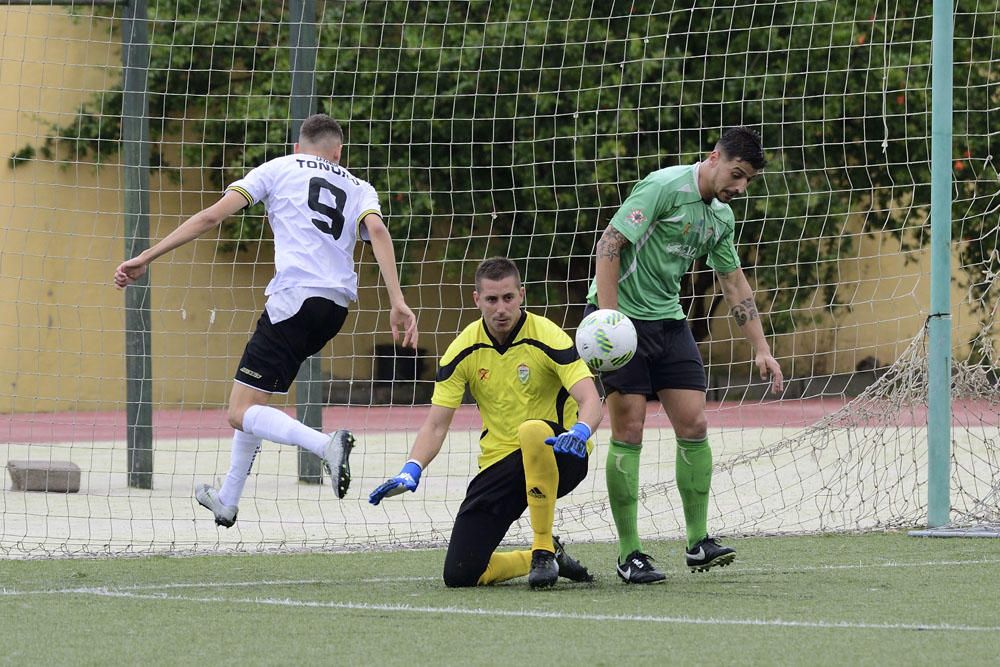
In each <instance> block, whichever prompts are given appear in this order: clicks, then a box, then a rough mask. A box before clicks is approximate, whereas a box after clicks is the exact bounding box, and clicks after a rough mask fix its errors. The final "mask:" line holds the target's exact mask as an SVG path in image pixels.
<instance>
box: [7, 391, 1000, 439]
mask: <svg viewBox="0 0 1000 667" xmlns="http://www.w3.org/2000/svg"><path fill="white" fill-rule="evenodd" d="M845 403H846V401H844V400H841V399H835V398H827V399H808V400H780V401H778V400H774V401H767V402H762V403H754V404H744V405H736V404H732V403H721V404H720V403H710V404H709V405H708V421H709V425H710V426H711V427H725V428H738V427H744V428H763V427H777V426H781V427H785V428H803V427H806V426H810V425H812V424H815V423H816V422H818V421H820V420H821V419H823V418H824V417H826V416H827V415H830V414H833V413H835V412H836V411H837V410H839V409H840V408H842V407H843V406H844V405H845ZM953 408H954V413H955V414H954V416H955V419H954V422H955V424H957V425H969V426H1000V410H998V408H997V405H996V404H990V403H989V402H987V401H980V402H975V403H964V404H957V403H956V404H955V405H954V406H953ZM428 410H429V406H426V405H421V406H374V407H368V406H334V407H327V408H324V409H323V424H324V425H326V427H327V428H328V429H329V430H333V429H335V428H348V429H351V430H352V431H357V432H361V433H363V432H365V431H406V430H412V431H416V430H417V429H418V428H419V427H420V424H421V423H422V422H423V419H424V416H425V415H426V414H427V411H428ZM289 412H290V414H293V413H292V412H291V411H289ZM866 421H868V422H870V423H877V422H878V421H879V420H877V419H875V418H874V416H872V417H871V418H869V419H867V420H866ZM125 423H126V417H125V413H124V411H113V412H59V413H27V414H15V415H3V416H0V443H9V444H22V443H23V444H33V443H55V442H94V441H122V442H124V441H125V437H126V436H125V430H126V429H125ZM646 423H647V425H649V426H657V427H669V425H670V422H669V420H668V419H667V418H666V415H665V414H664V413H663V410H662V408H661V407H660V406H659V404H657V403H650V404H649V409H648V412H647V422H646ZM926 423H927V420H926V409H925V408H923V407H921V406H916V407H914V408H912V409H909V410H906V411H903V412H901V413H900V414H899V415H898V416H897V418H896V424H897V425H899V426H924V425H926ZM602 426H603V427H605V428H606V427H607V426H608V422H607V419H606V418H605V421H604V424H603V425H602ZM481 427H482V424H481V422H480V421H479V412H478V410H477V409H476V407H475V406H472V405H463V406H462V407H460V408H459V409H458V410H457V412H456V414H455V418H454V420H453V421H452V428H455V429H459V430H478V429H480V428H481ZM153 430H154V433H155V436H154V437H155V438H156V439H164V438H170V439H188V438H198V437H202V438H209V439H218V438H224V437H229V435H230V433H231V432H232V428H231V427H230V426H229V425H228V424H227V423H226V413H225V410H222V409H206V410H155V411H154V412H153Z"/></svg>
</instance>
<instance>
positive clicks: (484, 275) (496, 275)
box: [476, 257, 521, 290]
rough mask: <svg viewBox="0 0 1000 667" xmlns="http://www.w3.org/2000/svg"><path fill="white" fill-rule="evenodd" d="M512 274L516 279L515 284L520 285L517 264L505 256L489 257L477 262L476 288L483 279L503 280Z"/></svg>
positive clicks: (480, 284) (519, 273) (477, 288)
mask: <svg viewBox="0 0 1000 667" xmlns="http://www.w3.org/2000/svg"><path fill="white" fill-rule="evenodd" d="M510 276H514V277H515V278H516V279H517V286H518V287H520V286H521V272H520V271H518V270H517V265H516V264H514V262H512V261H510V260H509V259H507V258H506V257H490V258H489V259H484V260H483V261H482V262H480V263H479V267H478V268H477V269H476V290H479V288H480V287H481V286H482V284H483V280H503V279H504V278H509V277H510Z"/></svg>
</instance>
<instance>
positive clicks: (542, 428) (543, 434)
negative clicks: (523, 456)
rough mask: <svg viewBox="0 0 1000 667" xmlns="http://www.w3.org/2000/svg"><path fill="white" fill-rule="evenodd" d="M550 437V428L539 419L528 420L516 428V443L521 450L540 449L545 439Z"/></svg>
mask: <svg viewBox="0 0 1000 667" xmlns="http://www.w3.org/2000/svg"><path fill="white" fill-rule="evenodd" d="M551 436H552V427H551V426H549V425H548V424H546V423H545V422H543V421H542V420H540V419H528V420H527V421H523V422H521V424H520V425H519V426H518V427H517V441H518V442H519V443H520V444H521V450H522V451H523V450H525V449H529V448H535V447H540V446H541V445H543V444H544V443H545V438H548V437H551Z"/></svg>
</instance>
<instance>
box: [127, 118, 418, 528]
mask: <svg viewBox="0 0 1000 667" xmlns="http://www.w3.org/2000/svg"><path fill="white" fill-rule="evenodd" d="M343 143H344V134H343V131H342V130H341V128H340V125H339V124H338V123H337V121H335V120H334V119H333V118H330V117H329V116H327V115H325V114H315V115H313V116H310V117H309V118H307V119H306V120H305V121H304V122H303V123H302V128H301V130H300V131H299V141H298V143H297V144H295V152H294V153H293V154H292V155H286V156H284V157H280V158H276V159H273V160H270V161H268V162H265V163H264V164H262V165H260V166H259V167H256V168H255V169H253V170H251V171H250V172H249V173H248V174H247V175H246V176H244V177H243V178H242V179H240V180H238V181H236V182H235V183H232V184H231V185H230V186H229V187H228V188H226V193H225V194H224V195H223V196H222V198H221V199H219V201H217V202H216V203H215V204H213V205H211V206H209V207H208V208H206V209H204V210H202V211H200V212H198V213H196V214H194V215H193V216H191V217H190V218H188V219H187V220H185V221H184V222H183V223H182V224H181V225H180V226H179V227H177V229H175V230H174V231H172V232H171V233H170V234H168V235H167V236H166V237H165V238H163V240H161V241H160V242H159V243H156V244H155V245H153V246H152V247H150V248H149V249H148V250H145V251H143V252H142V253H140V254H139V255H137V256H136V257H134V258H132V259H130V260H128V261H125V262H122V264H121V265H120V266H119V267H118V269H117V270H116V271H115V278H114V282H115V285H116V286H117V287H118V288H123V287H125V286H126V285H129V284H131V283H133V282H135V281H136V280H138V279H139V278H140V277H142V275H143V274H145V273H146V269H147V268H148V266H149V264H150V263H151V262H152V261H153V260H155V259H156V258H157V257H160V256H161V255H163V254H165V253H167V252H170V251H171V250H173V249H175V248H178V247H180V246H182V245H184V244H185V243H187V242H189V241H192V240H194V239H196V238H198V237H199V236H201V235H202V234H204V233H205V232H207V231H209V230H210V229H214V228H216V227H218V226H219V225H220V224H222V222H223V221H224V220H225V219H226V218H228V217H229V216H231V215H233V214H234V213H236V212H238V211H240V210H241V209H243V208H245V207H247V206H250V205H252V204H256V203H258V202H263V203H264V206H265V208H266V210H267V218H268V222H269V224H270V225H271V230H272V231H273V233H274V255H275V257H274V264H275V274H274V278H273V279H272V280H271V282H270V283H269V284H268V286H267V289H266V290H265V294H266V295H267V302H266V304H265V306H264V313H263V314H261V316H260V320H259V321H258V322H257V329H256V331H255V332H254V334H253V336H252V337H251V339H250V341H249V342H248V343H247V346H246V349H245V350H244V352H243V357H242V359H241V360H240V363H239V366H238V370H237V371H236V377H235V381H234V383H233V389H232V393H231V394H230V396H229V423H230V424H231V425H232V426H233V428H234V429H235V432H234V434H233V448H232V457H231V459H230V466H229V473H228V474H227V475H226V479H225V481H224V482H223V484H222V488H220V489H218V490H216V489H215V488H213V487H211V486H209V485H207V484H201V485H199V486H198V487H197V488H196V489H195V498H196V499H197V500H198V502H199V503H200V504H201V505H202V506H204V507H206V508H207V509H209V510H211V511H212V512H213V514H214V515H215V522H216V523H217V524H218V525H220V526H225V527H227V528H228V527H230V526H232V525H233V524H234V523H235V522H236V514H237V510H238V506H239V500H240V496H241V495H242V493H243V486H244V485H245V484H246V480H247V477H248V476H249V474H250V468H251V466H252V465H253V460H254V458H255V457H256V454H257V451H258V450H259V448H260V443H261V440H263V439H267V440H270V441H271V442H277V443H281V444H288V445H298V446H300V447H303V448H304V449H307V450H309V451H311V452H313V453H314V454H316V455H318V456H320V457H321V458H322V459H323V463H324V465H325V466H326V468H327V471H328V472H329V474H330V480H331V482H332V484H333V488H334V491H335V492H336V494H337V497H338V498H343V497H344V494H345V493H346V492H347V487H348V485H349V484H350V481H351V471H350V466H349V464H348V455H349V454H350V451H351V447H353V445H354V437H353V436H352V435H351V433H350V432H349V431H346V430H339V431H336V432H334V433H332V434H323V433H320V432H318V431H315V430H313V429H312V428H309V427H308V426H306V425H305V424H302V423H301V422H299V421H297V420H295V419H293V418H292V417H290V416H288V415H286V414H285V413H284V412H282V411H281V410H278V409H276V408H273V407H270V406H268V405H267V403H268V401H269V399H270V397H271V395H272V394H284V393H287V392H288V388H289V387H290V386H291V384H292V381H293V380H294V379H295V376H296V374H297V373H298V370H299V366H301V365H302V362H303V361H305V360H306V359H307V358H309V357H310V356H312V355H313V354H315V353H316V352H319V351H320V350H321V349H322V348H323V346H324V345H326V343H327V342H329V340H330V339H331V338H333V337H334V336H335V335H336V334H337V333H338V332H339V331H340V328H341V326H343V323H344V319H345V318H346V317H347V306H348V304H349V303H350V302H351V301H355V300H357V296H358V276H357V273H355V270H354V245H355V243H356V241H357V239H358V237H359V236H360V237H361V238H362V239H363V240H366V241H369V242H370V243H371V246H372V251H373V253H374V255H375V260H376V261H377V262H378V266H379V270H380V272H381V275H382V280H383V281H384V282H385V286H386V290H387V291H388V292H389V302H390V305H391V311H390V314H389V323H390V327H391V328H392V336H393V339H395V340H396V341H399V339H400V334H402V344H403V346H404V347H412V348H414V349H415V348H416V346H417V318H416V316H415V315H414V314H413V311H411V310H410V308H409V307H408V306H407V305H406V301H405V300H404V299H403V293H402V290H401V289H400V287H399V276H398V274H397V272H396V257H395V252H394V251H393V247H392V238H391V237H390V235H389V230H388V229H387V228H386V226H385V223H384V222H383V221H382V212H381V209H380V208H379V203H378V195H377V194H376V193H375V189H374V188H373V187H372V186H371V185H369V184H368V183H366V182H365V181H363V180H361V179H359V178H357V177H355V176H353V175H352V174H351V173H350V172H349V171H347V169H345V168H344V167H342V166H341V165H340V164H339V162H340V154H341V151H342V149H343Z"/></svg>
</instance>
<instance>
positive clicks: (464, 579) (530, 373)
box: [368, 257, 604, 588]
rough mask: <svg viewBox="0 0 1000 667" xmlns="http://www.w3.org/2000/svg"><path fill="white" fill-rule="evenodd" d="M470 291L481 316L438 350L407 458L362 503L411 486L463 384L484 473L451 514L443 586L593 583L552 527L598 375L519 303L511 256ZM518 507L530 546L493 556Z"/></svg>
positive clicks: (596, 398) (589, 424) (583, 449)
mask: <svg viewBox="0 0 1000 667" xmlns="http://www.w3.org/2000/svg"><path fill="white" fill-rule="evenodd" d="M473 298H474V299H475V302H476V306H478V307H479V310H480V312H482V315H483V316H482V317H481V318H480V319H478V320H476V321H475V322H472V323H471V324H469V325H468V326H467V327H465V328H464V329H463V330H462V332H461V333H459V335H458V336H457V337H456V338H455V340H454V341H452V343H451V345H449V346H448V349H447V350H445V353H444V355H443V356H442V357H441V364H440V366H439V367H438V373H437V378H436V380H435V382H434V395H433V396H432V397H431V410H430V413H429V414H428V415H427V418H426V419H425V421H424V424H423V426H421V428H420V430H419V432H418V433H417V437H416V440H415V441H414V443H413V447H412V449H411V450H410V460H409V461H407V462H406V464H405V465H404V466H403V469H402V470H400V472H399V474H398V475H396V476H395V477H392V478H390V479H388V480H386V481H385V482H384V483H382V484H381V485H379V486H378V488H376V489H375V490H374V491H372V492H371V494H370V495H369V497H368V500H369V502H371V503H372V504H373V505H378V504H379V503H380V502H382V500H383V499H384V498H390V497H392V496H395V495H398V494H400V493H403V492H405V491H415V490H416V488H417V485H418V484H419V483H420V476H421V474H422V473H423V470H424V469H425V468H426V467H427V465H428V464H429V463H430V462H431V461H432V460H433V459H434V457H436V456H437V454H438V452H439V451H440V450H441V446H442V445H443V444H444V439H445V436H446V435H447V433H448V429H449V427H450V426H451V420H452V417H453V416H454V414H455V410H456V409H458V407H459V406H460V405H461V404H462V397H463V396H464V395H465V391H466V388H467V387H468V390H469V392H470V393H471V394H472V397H473V398H474V399H475V400H476V404H477V405H478V406H479V413H480V416H481V417H482V419H483V428H482V434H481V436H480V438H479V447H480V452H481V453H480V456H479V474H478V475H476V476H475V478H473V480H472V482H470V483H469V488H468V491H467V492H466V495H465V500H463V501H462V506H461V507H460V508H459V509H458V515H457V516H456V517H455V526H454V527H453V528H452V531H451V539H450V541H449V543H448V554H447V556H445V562H444V582H445V584H446V585H447V586H453V587H454V586H475V585H485V584H493V583H497V582H500V581H506V580H508V579H512V578H514V577H518V576H523V575H528V584H529V585H530V586H531V587H532V588H548V587H550V586H552V585H554V584H555V583H556V579H557V578H559V577H563V578H565V579H570V580H571V581H592V577H591V575H590V573H589V572H588V571H587V568H585V567H583V566H582V565H580V563H578V562H577V561H576V560H574V559H573V558H571V557H570V556H569V555H568V554H567V553H566V552H565V550H564V549H563V548H562V545H561V544H560V543H559V540H558V539H557V538H555V537H554V536H553V535H552V522H553V519H554V516H555V507H556V499H557V498H561V497H563V496H564V495H566V494H567V493H569V492H570V491H572V490H573V489H574V488H576V486H577V485H578V484H579V483H580V482H581V481H582V480H583V478H584V477H585V476H586V475H587V460H588V456H589V453H590V450H591V448H592V446H593V445H592V443H591V441H590V435H591V433H592V432H593V431H594V429H596V428H597V426H598V425H599V424H600V423H601V419H602V417H603V416H604V415H603V409H602V408H601V398H600V395H599V394H598V393H597V386H596V384H595V383H594V378H593V376H592V375H591V373H590V370H589V369H588V368H587V365H586V364H584V363H583V361H582V360H581V359H580V357H579V355H578V354H577V352H576V348H575V347H574V346H573V341H572V340H571V339H570V337H569V335H567V334H566V332H564V331H563V330H562V329H561V328H559V326H558V325H557V324H556V323H555V322H553V321H551V320H549V319H546V318H544V317H542V316H540V315H535V314H534V313H529V312H526V311H525V310H523V309H522V308H521V305H522V303H523V302H524V287H523V286H522V285H521V276H520V273H519V272H518V270H517V266H516V265H515V264H514V263H513V262H511V261H510V260H509V259H507V258H506V257H492V258H490V259H487V260H484V261H483V262H482V263H481V264H480V265H479V268H478V269H477V270H476V290H475V292H473ZM525 508H527V510H528V518H529V520H530V522H531V529H532V532H533V533H534V538H533V541H532V547H531V549H530V550H517V551H497V550H496V549H497V546H499V544H500V541H501V540H502V539H503V538H504V536H505V535H506V534H507V531H508V530H509V529H510V527H511V525H512V524H513V523H514V522H515V521H517V519H518V518H519V517H520V516H521V515H522V514H523V513H524V510H525Z"/></svg>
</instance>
